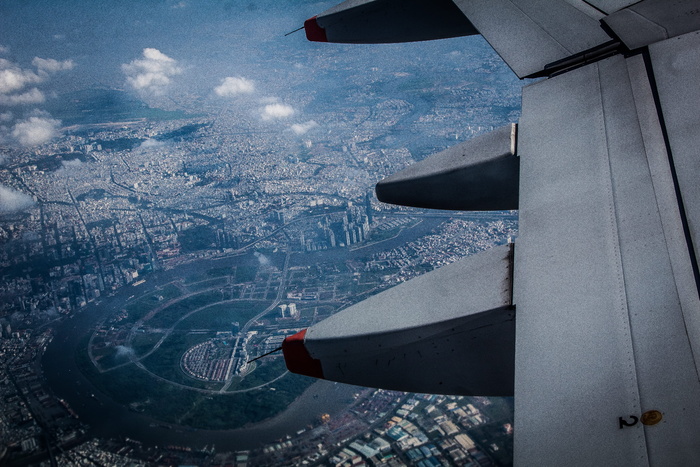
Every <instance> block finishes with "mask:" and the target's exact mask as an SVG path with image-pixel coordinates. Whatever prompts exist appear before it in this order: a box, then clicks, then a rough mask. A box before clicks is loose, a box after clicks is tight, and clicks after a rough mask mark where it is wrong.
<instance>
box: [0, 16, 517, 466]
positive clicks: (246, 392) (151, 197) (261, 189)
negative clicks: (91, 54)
mask: <svg viewBox="0 0 700 467" xmlns="http://www.w3.org/2000/svg"><path fill="white" fill-rule="evenodd" d="M167 5H168V6H167V8H169V9H170V10H172V11H177V12H180V11H181V10H182V12H185V10H186V8H187V6H188V3H187V2H179V3H173V2H169V3H167ZM162 8H165V7H162ZM212 8H214V7H212ZM212 11H214V10H212ZM178 14H180V13H178ZM183 14H184V13H183ZM195 20H196V19H193V21H195ZM146 22H147V21H146ZM135 24H136V23H135ZM149 24H150V23H149ZM167 24H169V23H167V22H166V23H164V25H163V26H162V27H163V28H166V27H167ZM207 24H209V23H207ZM208 27H209V28H210V29H206V27H205V29H204V30H203V32H202V34H203V35H204V36H206V35H207V34H210V36H207V37H218V36H215V35H212V34H213V33H212V31H215V30H216V25H215V23H214V22H212V23H211V25H210V26H208ZM275 27H278V25H275ZM261 30H262V29H261ZM217 34H218V32H217ZM230 34H232V35H235V37H236V38H237V40H240V41H241V42H240V44H242V45H240V46H239V47H241V48H246V47H252V45H251V44H253V43H254V42H255V41H256V40H257V39H255V38H254V37H251V38H248V37H247V36H245V35H244V34H243V33H240V34H239V33H230ZM236 34H237V35H236ZM261 34H262V33H261ZM8 37H9V36H7V35H5V36H2V35H0V71H2V72H4V73H5V74H6V75H3V76H14V77H20V78H21V79H20V78H17V80H18V81H17V83H19V84H16V85H15V87H13V88H8V87H7V86H5V87H2V86H4V84H3V83H6V82H5V81H1V80H0V401H1V402H0V464H1V465H8V466H22V465H42V466H52V465H59V466H92V465H97V466H135V465H149V466H150V465H163V466H169V465H198V466H205V467H208V466H222V467H223V466H231V467H234V466H257V465H270V466H272V465H274V466H285V465H289V466H294V465H310V466H313V465H323V466H328V465H330V466H377V467H378V466H401V465H416V466H420V467H432V466H435V467H437V466H451V465H459V466H462V465H465V466H490V465H511V464H512V443H513V428H512V423H513V420H512V419H513V408H512V399H509V398H486V397H462V396H449V395H427V394H409V393H402V392H395V391H388V390H381V389H370V388H362V387H355V386H348V385H342V384H339V383H331V382H327V381H320V382H317V381H315V380H313V379H311V378H306V377H302V376H298V375H293V374H291V373H289V372H287V370H286V368H285V366H284V362H283V358H282V356H281V354H279V353H274V351H275V350H276V349H278V348H279V346H280V345H281V342H282V340H283V339H284V338H285V337H286V336H289V335H291V334H294V333H296V332H298V331H300V330H302V329H304V328H307V327H309V326H311V325H313V324H314V323H316V322H318V321H320V320H322V319H324V318H327V317H329V316H331V315H332V314H334V313H336V312H338V311H340V310H343V309H345V308H347V307H348V306H351V305H353V304H355V303H357V302H359V301H361V300H363V299H365V298H367V297H369V296H371V295H374V294H376V293H379V292H381V291H382V290H385V289H387V288H389V287H391V286H394V285H397V284H400V283H403V282H405V281H407V280H409V279H411V278H412V277H415V276H416V275H419V274H424V273H427V272H430V271H432V270H433V269H435V268H438V267H440V266H443V265H446V264H449V263H452V262H454V261H457V260H459V259H460V258H462V257H464V256H467V255H471V254H475V253H477V252H479V251H482V250H485V249H487V248H490V247H492V246H494V245H499V244H505V243H507V242H509V241H510V240H511V239H512V238H513V237H515V236H516V235H517V213H515V212H495V213H469V212H444V211H428V210H420V209H411V208H404V207H397V206H390V205H387V204H384V203H381V202H379V201H378V200H377V199H376V197H375V195H374V185H375V184H376V182H377V181H379V180H381V179H383V178H384V177H386V176H388V175H391V174H393V173H395V172H397V171H399V170H401V169H403V168H405V167H406V166H408V165H410V164H411V163H413V162H415V161H419V160H422V159H424V158H425V157H427V156H428V155H430V154H431V153H434V152H438V151H440V150H442V149H444V148H446V147H448V146H451V145H453V144H457V143H459V142H460V141H464V140H467V139H470V138H472V137H474V136H476V135H479V134H481V133H483V132H486V131H488V130H491V129H493V128H495V127H499V126H502V125H505V124H507V123H509V122H515V121H517V118H518V115H519V92H520V88H519V85H517V84H514V82H513V80H512V79H511V78H510V77H509V78H507V79H506V78H504V76H506V74H507V73H509V71H508V70H507V69H505V68H504V66H503V64H502V63H501V62H500V59H499V58H498V57H497V56H495V55H494V54H493V53H492V52H491V51H490V50H489V49H488V46H487V45H486V44H485V43H483V42H475V43H470V44H471V45H470V46H469V47H464V48H462V49H460V48H458V47H456V46H440V45H439V44H438V45H426V46H422V47H425V48H424V49H420V51H419V55H418V56H417V58H415V59H410V60H408V59H406V58H405V57H402V56H401V54H400V53H388V54H387V55H385V56H384V58H382V59H381V60H377V59H376V58H375V57H372V55H371V52H369V51H361V53H359V54H358V55H356V56H353V55H350V54H346V53H345V52H343V53H342V54H339V52H338V50H337V49H309V48H302V47H300V46H299V45H295V44H296V43H291V44H290V43H284V44H283V45H281V46H280V45H275V44H276V43H274V42H266V43H265V44H266V47H268V48H269V50H268V51H266V53H267V55H265V54H262V55H260V59H259V60H260V63H261V64H260V65H255V66H257V67H258V68H255V66H252V67H251V70H250V73H251V74H253V71H254V70H258V71H261V70H264V71H265V72H266V73H267V74H268V75H274V74H275V73H276V74H279V75H280V76H283V78H277V80H275V81H274V84H273V80H271V79H270V80H269V82H267V83H265V82H264V81H263V79H262V78H247V77H245V76H243V75H244V74H245V73H238V72H237V73H232V72H230V71H228V72H225V73H226V74H222V75H221V76H218V75H217V77H216V80H215V83H216V86H214V85H210V84H208V83H211V80H210V81H209V82H207V81H206V80H200V81H202V82H201V83H200V82H197V83H196V86H199V88H197V87H196V86H195V85H194V84H192V88H187V89H185V87H184V85H183V87H177V85H176V84H175V83H176V82H177V80H178V79H180V78H182V80H185V78H187V76H188V74H189V75H192V76H194V78H189V79H191V80H192V82H195V81H198V78H197V75H196V74H195V73H194V71H193V69H194V68H195V67H194V65H193V63H194V62H193V61H192V60H190V62H189V63H188V64H187V65H185V62H186V60H181V59H180V57H178V56H176V54H175V53H173V52H170V51H168V52H167V54H166V53H165V52H163V51H160V50H158V49H154V48H148V47H150V46H149V45H143V46H141V48H140V49H139V51H141V50H142V54H141V55H140V56H138V57H136V58H133V59H132V60H130V61H129V60H126V59H125V60H122V62H124V63H122V64H121V65H117V67H116V68H117V69H118V71H117V72H115V73H116V74H118V78H113V77H110V79H112V81H110V79H106V78H105V79H100V80H95V81H98V82H100V83H102V82H104V83H107V84H105V85H97V84H95V82H93V81H90V80H88V79H87V78H85V77H84V76H82V75H78V73H77V70H80V67H81V66H83V67H87V66H88V64H87V63H86V62H87V60H86V59H83V61H82V62H80V60H79V59H78V60H77V61H73V60H72V59H68V58H66V59H65V60H62V61H61V60H54V59H48V58H46V59H44V58H39V57H35V58H33V59H32V58H31V57H32V54H34V52H27V54H29V55H28V57H30V58H28V59H26V60H24V61H22V58H21V54H19V55H13V52H12V49H11V47H9V44H10V43H9V42H7V41H8V40H9V39H8ZM222 37H223V38H222V39H210V41H211V42H212V43H215V41H216V40H221V43H222V44H224V45H226V46H228V42H227V41H228V40H229V39H230V37H228V36H226V37H224V36H222ZM52 40H54V41H61V40H63V38H61V37H60V34H56V35H55V36H54V38H53V39H52ZM95 40H99V39H95ZM129 40H132V39H129ZM2 41H5V42H6V44H7V46H6V45H5V44H4V43H2ZM66 47H68V48H67V49H66V50H67V51H70V50H72V49H70V47H72V46H71V45H70V44H68V45H67V46H66ZM143 47H147V48H143ZM212 47H213V46H212ZM218 47H221V48H222V50H223V47H222V45H218ZM276 47H277V48H276ZM304 47H306V46H304ZM430 47H433V48H430ZM440 47H443V48H440ZM444 47H448V48H444ZM460 47H462V46H461V45H460ZM278 48H279V49H278ZM15 50H17V49H16V48H15ZM182 50H186V47H185V46H182ZM390 52H391V51H390ZM37 53H38V52H37ZM183 53H184V52H183ZM171 55H172V57H171ZM78 56H79V55H78ZM212 56H215V55H212ZM18 57H19V58H18ZM132 57H133V55H132ZM212 60H214V59H212ZM214 62H215V63H216V64H217V65H216V66H218V67H221V68H214V67H213V68H212V69H211V70H209V71H208V72H209V73H210V74H212V75H213V74H214V73H215V72H218V70H220V69H221V70H224V68H223V65H220V63H222V60H219V59H218V58H216V60H214ZM224 62H225V61H224ZM30 64H31V65H30ZM100 66H102V64H101V65H100ZM188 67H189V68H188ZM8 70H9V71H8ZM309 70H314V73H315V74H314V75H313V76H314V79H315V81H314V80H311V79H310V78H309V76H310V74H309ZM357 70H362V72H361V73H358V72H357ZM195 71H199V72H201V73H203V71H202V70H201V69H200V70H195ZM146 72H148V73H151V75H153V74H155V75H156V76H155V78H154V77H153V76H151V75H148V74H147V73H146ZM71 73H73V75H71ZM105 73H106V72H105ZM222 73H224V72H223V71H222ZM261 75H262V73H259V74H258V75H257V76H261ZM61 76H65V77H66V78H61ZM71 76H73V78H70V77H71ZM508 76H510V75H508ZM62 80H63V81H62ZM504 80H506V81H507V80H510V81H507V83H508V84H507V85H506V84H504ZM7 82H9V81H7ZM13 83H14V82H13ZM53 83H58V84H60V87H59V86H58V84H56V87H55V88H50V86H51V85H53ZM144 83H145V84H144ZM206 86H209V87H208V88H206V89H205V87H206ZM39 97H41V99H40V98H39ZM465 280H468V279H465ZM269 352H272V353H271V354H270V355H269V356H265V357H263V358H260V359H258V360H254V359H255V358H256V357H260V356H263V355H264V354H267V353H269ZM253 360H254V361H253ZM454 366H455V371H459V362H458V361H456V362H454Z"/></svg>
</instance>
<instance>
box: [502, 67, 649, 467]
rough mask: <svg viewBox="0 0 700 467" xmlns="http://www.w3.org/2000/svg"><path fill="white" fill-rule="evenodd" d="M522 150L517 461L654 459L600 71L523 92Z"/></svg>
mask: <svg viewBox="0 0 700 467" xmlns="http://www.w3.org/2000/svg"><path fill="white" fill-rule="evenodd" d="M518 147H519V151H518V152H519V154H520V163H521V166H520V167H521V174H520V176H521V180H520V221H519V230H520V236H519V238H518V248H517V251H516V257H515V278H514V281H515V282H514V294H515V295H514V303H515V305H516V309H517V310H518V320H517V322H516V374H515V393H516V395H517V397H516V399H515V417H516V424H517V426H518V432H517V433H516V434H515V450H516V453H517V458H516V461H517V463H519V464H520V465H538V464H539V463H540V462H542V460H543V459H547V460H548V464H549V465H569V464H570V463H571V461H572V459H576V460H577V462H578V463H579V464H580V465H586V464H588V465H594V464H595V463H596V462H597V460H599V459H605V461H606V463H608V464H609V465H623V464H624V463H625V460H629V459H640V460H642V459H645V458H646V446H645V444H644V439H643V437H640V436H639V433H638V432H635V431H634V430H619V429H618V428H617V420H618V417H619V416H622V415H627V414H635V413H639V410H640V401H639V393H638V388H637V381H636V373H635V370H634V360H633V349H632V344H631V337H630V328H629V320H628V316H627V310H626V309H625V308H624V304H625V302H626V299H625V295H624V282H623V280H622V266H621V264H620V263H621V260H620V253H619V244H618V238H617V231H616V223H615V217H614V201H613V198H612V187H611V186H610V167H609V163H608V160H607V142H606V135H605V120H604V115H603V109H602V107H601V96H600V81H599V77H598V69H597V65H592V66H590V65H589V66H587V67H584V68H581V69H578V70H575V71H573V72H570V73H567V74H565V75H562V76H558V77H556V78H554V79H550V80H546V81H543V82H539V83H536V84H534V85H530V86H528V87H526V88H524V89H523V116H522V118H521V121H520V125H519V138H518ZM584 434H585V437H582V435H584ZM591 446H595V449H591ZM641 463H642V462H640V464H641Z"/></svg>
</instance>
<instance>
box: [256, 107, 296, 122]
mask: <svg viewBox="0 0 700 467" xmlns="http://www.w3.org/2000/svg"><path fill="white" fill-rule="evenodd" d="M292 115H294V109H293V108H292V107H290V106H288V105H285V104H268V105H266V106H265V107H264V108H263V110H262V118H263V119H264V120H271V119H273V118H287V117H291V116H292Z"/></svg>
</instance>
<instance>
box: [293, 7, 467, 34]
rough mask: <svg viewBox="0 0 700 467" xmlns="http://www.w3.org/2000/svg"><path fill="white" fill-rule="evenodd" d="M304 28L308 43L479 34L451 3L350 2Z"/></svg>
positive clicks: (331, 10) (320, 15)
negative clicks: (309, 41) (311, 41)
mask: <svg viewBox="0 0 700 467" xmlns="http://www.w3.org/2000/svg"><path fill="white" fill-rule="evenodd" d="M304 26H305V29H306V33H307V38H308V39H309V40H313V41H320V42H345V43H356V44H374V43H390V42H409V41H424V40H431V39H441V38H447V37H456V36H464V35H471V34H478V32H477V31H476V29H474V26H472V25H471V24H470V23H469V21H467V19H466V18H465V17H464V15H462V14H460V12H459V9H457V7H456V6H455V5H454V3H452V0H431V1H430V2H426V1H423V0H347V1H345V2H343V3H340V4H339V5H336V6H334V7H332V8H330V9H329V10H326V11H324V12H323V13H321V14H319V15H318V16H316V17H314V18H311V19H309V20H307V21H306V23H305V25H304Z"/></svg>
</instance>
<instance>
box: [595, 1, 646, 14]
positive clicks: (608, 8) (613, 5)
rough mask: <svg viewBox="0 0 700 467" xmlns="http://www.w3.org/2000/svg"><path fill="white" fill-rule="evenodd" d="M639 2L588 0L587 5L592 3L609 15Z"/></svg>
mask: <svg viewBox="0 0 700 467" xmlns="http://www.w3.org/2000/svg"><path fill="white" fill-rule="evenodd" d="M638 2H639V0H586V3H590V4H591V5H593V6H594V7H596V8H597V9H599V10H600V11H603V12H605V13H606V14H608V15H609V14H611V13H614V12H616V11H617V10H622V9H623V8H627V7H628V6H630V5H634V4H635V3H638Z"/></svg>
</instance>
